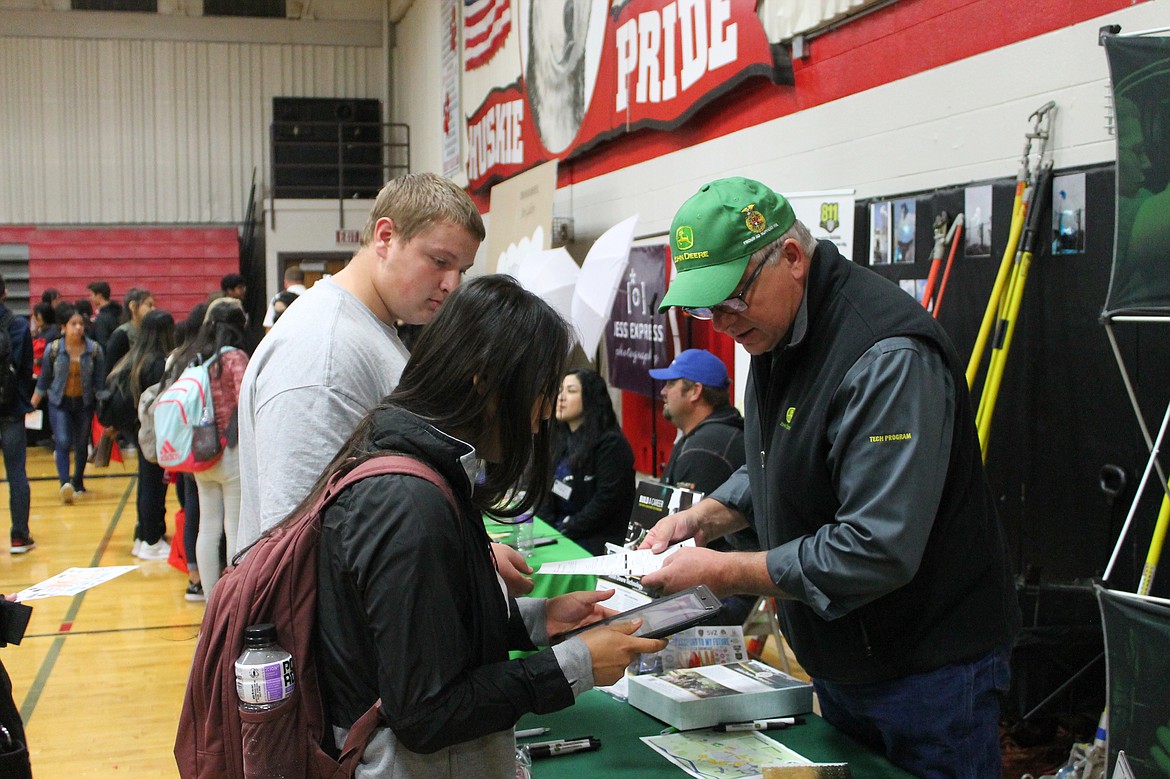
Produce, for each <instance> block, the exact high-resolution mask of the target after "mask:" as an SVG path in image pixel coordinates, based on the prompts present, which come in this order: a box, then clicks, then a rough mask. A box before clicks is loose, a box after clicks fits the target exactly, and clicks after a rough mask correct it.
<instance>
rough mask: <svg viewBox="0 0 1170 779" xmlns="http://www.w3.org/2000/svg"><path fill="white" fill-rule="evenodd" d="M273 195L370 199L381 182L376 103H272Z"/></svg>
mask: <svg viewBox="0 0 1170 779" xmlns="http://www.w3.org/2000/svg"><path fill="white" fill-rule="evenodd" d="M272 119H273V133H272V135H273V142H272V174H273V182H272V188H273V196H274V197H281V198H336V197H343V198H372V197H374V196H376V195H377V194H378V190H379V189H381V187H382V184H383V180H382V179H383V171H382V128H381V104H380V102H379V101H377V100H366V99H362V100H340V99H329V98H308V97H277V98H273V101H272Z"/></svg>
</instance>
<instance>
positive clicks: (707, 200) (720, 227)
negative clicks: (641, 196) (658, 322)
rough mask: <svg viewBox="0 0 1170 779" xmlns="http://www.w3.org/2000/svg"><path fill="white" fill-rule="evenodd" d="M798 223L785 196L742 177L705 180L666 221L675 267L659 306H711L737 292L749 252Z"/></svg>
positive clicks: (663, 308)
mask: <svg viewBox="0 0 1170 779" xmlns="http://www.w3.org/2000/svg"><path fill="white" fill-rule="evenodd" d="M795 221H796V215H795V214H793V213H792V206H790V205H789V204H788V201H787V200H785V199H784V196H783V195H779V194H777V193H776V192H773V191H772V190H771V189H770V188H769V187H766V186H764V185H763V184H761V183H760V182H758V181H753V180H752V179H745V178H741V177H738V176H737V177H735V178H726V179H719V180H718V181H712V182H711V183H710V184H704V185H703V186H702V187H701V188H700V189H699V191H698V193H696V194H695V195H693V196H692V197H691V198H690V199H689V200H687V202H685V203H683V204H682V207H681V208H680V209H679V210H678V213H677V214H675V215H674V221H673V222H672V223H671V225H670V256H671V259H673V260H674V267H675V270H676V271H678V273H677V275H676V276H675V278H674V280H673V281H672V282H671V284H670V289H669V290H667V291H666V295H665V296H664V297H663V298H662V303H660V304H659V306H658V310H659V311H665V310H666V309H668V308H670V307H671V306H688V307H696V306H714V305H716V304H717V303H722V302H723V301H724V300H726V299H727V298H728V297H730V296H731V293H732V292H734V291H735V288H736V286H737V285H738V284H739V280H740V279H741V278H742V277H743V272H744V269H745V268H746V267H747V264H748V259H749V258H750V257H751V256H752V253H753V252H755V251H756V250H757V249H760V248H761V247H763V246H767V245H768V244H769V243H771V242H772V241H774V240H776V239H777V238H779V237H780V236H781V235H783V234H784V232H785V231H786V230H788V228H790V227H792V225H793V223H794V222H795Z"/></svg>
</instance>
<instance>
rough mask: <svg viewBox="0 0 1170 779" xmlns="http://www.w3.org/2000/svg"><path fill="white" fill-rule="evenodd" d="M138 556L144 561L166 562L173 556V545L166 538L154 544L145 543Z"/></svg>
mask: <svg viewBox="0 0 1170 779" xmlns="http://www.w3.org/2000/svg"><path fill="white" fill-rule="evenodd" d="M138 556H139V557H140V558H141V559H143V560H166V559H167V558H168V557H170V556H171V545H170V544H168V543H167V540H166V539H165V538H160V539H159V540H157V541H155V542H154V543H153V544H148V543H146V542H145V541H143V542H142V549H140V550H139V551H138Z"/></svg>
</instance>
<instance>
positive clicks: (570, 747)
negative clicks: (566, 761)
mask: <svg viewBox="0 0 1170 779" xmlns="http://www.w3.org/2000/svg"><path fill="white" fill-rule="evenodd" d="M600 748H601V739H598V738H593V737H590V738H582V739H576V740H574V741H560V742H557V741H549V742H546V743H544V744H535V745H531V746H529V747H528V754H529V755H530V756H531V757H532V758H533V759H536V758H540V757H556V756H557V755H571V754H573V753H574V752H592V751H594V750H595V749H600Z"/></svg>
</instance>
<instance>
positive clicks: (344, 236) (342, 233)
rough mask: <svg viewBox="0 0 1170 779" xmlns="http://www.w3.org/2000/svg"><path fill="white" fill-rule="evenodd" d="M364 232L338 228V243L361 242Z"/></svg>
mask: <svg viewBox="0 0 1170 779" xmlns="http://www.w3.org/2000/svg"><path fill="white" fill-rule="evenodd" d="M361 240H362V233H361V231H360V230H338V231H337V242H338V243H361Z"/></svg>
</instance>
